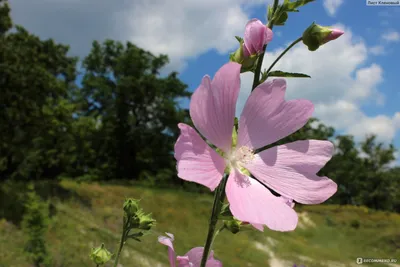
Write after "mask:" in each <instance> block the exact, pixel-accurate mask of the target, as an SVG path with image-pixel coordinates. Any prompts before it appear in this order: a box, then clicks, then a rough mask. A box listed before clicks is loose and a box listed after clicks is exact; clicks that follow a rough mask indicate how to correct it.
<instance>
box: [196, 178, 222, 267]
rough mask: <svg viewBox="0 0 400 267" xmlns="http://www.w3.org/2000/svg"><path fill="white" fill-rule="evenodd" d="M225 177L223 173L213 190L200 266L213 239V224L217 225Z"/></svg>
mask: <svg viewBox="0 0 400 267" xmlns="http://www.w3.org/2000/svg"><path fill="white" fill-rule="evenodd" d="M227 179H228V175H227V174H224V177H223V178H222V181H221V183H220V184H219V186H218V187H217V189H216V191H215V195H214V204H213V209H212V212H211V218H210V224H209V226H208V234H207V240H206V244H205V246H204V251H203V256H202V258H201V264H200V267H205V266H206V262H207V259H208V254H209V253H210V250H211V245H212V243H213V240H214V232H215V226H216V225H217V222H218V215H219V214H220V212H221V209H222V204H223V201H224V199H225V186H226V181H227Z"/></svg>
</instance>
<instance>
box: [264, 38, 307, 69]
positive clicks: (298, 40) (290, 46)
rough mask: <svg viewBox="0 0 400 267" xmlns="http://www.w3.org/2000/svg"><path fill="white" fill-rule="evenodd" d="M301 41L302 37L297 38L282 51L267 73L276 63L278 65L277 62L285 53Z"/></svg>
mask: <svg viewBox="0 0 400 267" xmlns="http://www.w3.org/2000/svg"><path fill="white" fill-rule="evenodd" d="M301 40H303V37H299V38H297V39H296V40H295V41H294V42H293V43H291V44H290V45H289V46H288V47H287V48H286V49H285V50H283V52H282V53H281V54H280V55H279V57H277V58H276V59H275V61H274V62H273V63H272V64H271V66H269V68H268V70H267V73H269V72H270V71H271V69H272V68H273V67H274V66H275V64H276V63H278V61H279V60H280V59H281V58H282V57H283V56H284V55H285V54H286V53H287V51H289V50H290V49H291V48H292V47H293V46H295V45H296V44H297V43H298V42H300V41H301Z"/></svg>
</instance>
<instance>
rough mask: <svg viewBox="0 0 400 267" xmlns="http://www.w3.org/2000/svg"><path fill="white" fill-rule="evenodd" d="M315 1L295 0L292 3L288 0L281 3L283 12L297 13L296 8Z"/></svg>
mask: <svg viewBox="0 0 400 267" xmlns="http://www.w3.org/2000/svg"><path fill="white" fill-rule="evenodd" d="M314 1H315V0H297V1H294V2H291V1H290V0H285V1H284V3H283V7H284V9H285V11H287V12H299V10H297V8H299V7H301V6H304V5H306V4H308V3H310V2H314Z"/></svg>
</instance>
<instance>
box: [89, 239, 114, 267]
mask: <svg viewBox="0 0 400 267" xmlns="http://www.w3.org/2000/svg"><path fill="white" fill-rule="evenodd" d="M111 257H112V253H111V252H109V251H108V250H107V249H106V248H105V247H104V244H101V246H100V247H98V248H92V253H90V258H91V259H92V260H93V262H94V263H95V264H97V265H101V264H105V263H106V262H108V261H109V260H111Z"/></svg>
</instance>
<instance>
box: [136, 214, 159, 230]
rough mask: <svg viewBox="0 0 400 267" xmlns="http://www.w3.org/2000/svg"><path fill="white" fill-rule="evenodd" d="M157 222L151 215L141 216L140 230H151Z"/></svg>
mask: <svg viewBox="0 0 400 267" xmlns="http://www.w3.org/2000/svg"><path fill="white" fill-rule="evenodd" d="M155 222H156V220H154V219H153V218H151V214H141V215H139V227H138V228H139V229H142V230H150V229H151V227H153V226H154V225H155Z"/></svg>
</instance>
